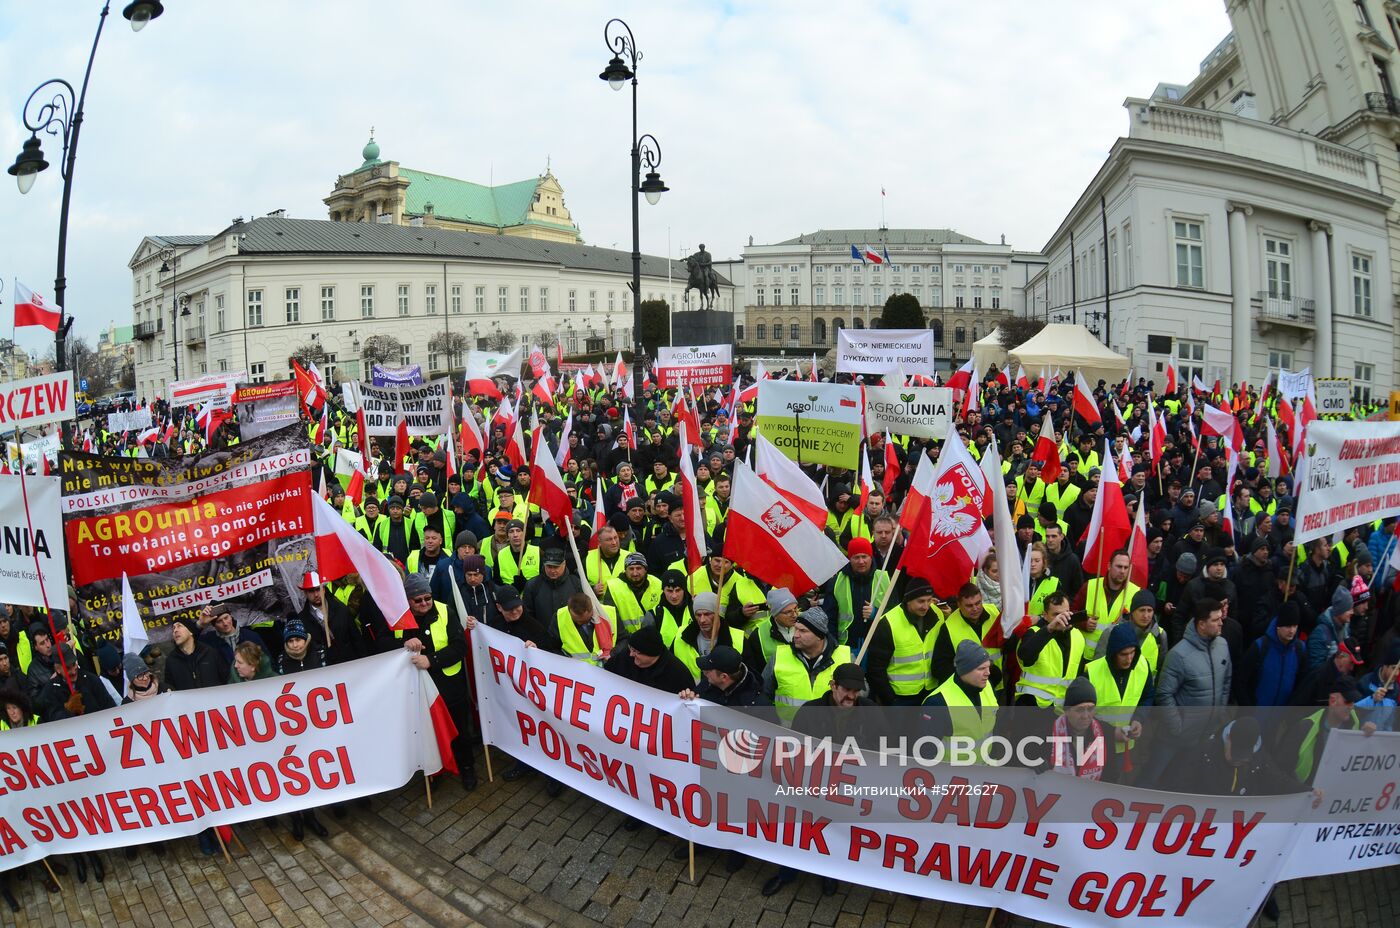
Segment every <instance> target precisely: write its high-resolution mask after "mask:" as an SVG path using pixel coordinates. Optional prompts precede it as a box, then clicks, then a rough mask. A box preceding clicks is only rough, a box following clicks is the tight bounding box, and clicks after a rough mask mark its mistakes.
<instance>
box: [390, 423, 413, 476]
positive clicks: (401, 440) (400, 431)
mask: <svg viewBox="0 0 1400 928" xmlns="http://www.w3.org/2000/svg"><path fill="white" fill-rule="evenodd" d="M412 453H413V443H412V442H411V441H410V440H409V437H408V419H406V418H404V417H403V416H402V415H401V416H399V424H398V426H396V427H395V429H394V473H396V474H397V473H401V472H402V471H403V462H404V459H405V458H407V457H408V456H409V455H410V454H412Z"/></svg>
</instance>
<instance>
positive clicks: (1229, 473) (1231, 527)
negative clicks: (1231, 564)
mask: <svg viewBox="0 0 1400 928" xmlns="http://www.w3.org/2000/svg"><path fill="white" fill-rule="evenodd" d="M1228 460H1229V464H1228V465H1227V466H1226V469H1225V508H1224V510H1223V511H1222V512H1221V513H1220V521H1221V523H1222V524H1223V525H1224V527H1225V529H1226V530H1227V531H1228V532H1229V533H1230V534H1229V535H1228V536H1226V537H1228V538H1229V539H1230V543H1231V544H1234V540H1235V503H1234V499H1233V497H1232V496H1231V495H1230V490H1231V489H1232V488H1233V487H1234V485H1235V471H1237V470H1239V467H1240V456H1239V452H1236V451H1231V452H1230V453H1229V455H1228Z"/></svg>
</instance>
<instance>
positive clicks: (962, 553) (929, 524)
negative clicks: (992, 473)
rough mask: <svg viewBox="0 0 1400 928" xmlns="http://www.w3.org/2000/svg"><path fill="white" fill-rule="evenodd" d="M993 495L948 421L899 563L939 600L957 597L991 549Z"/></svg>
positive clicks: (985, 479) (988, 484)
mask: <svg viewBox="0 0 1400 928" xmlns="http://www.w3.org/2000/svg"><path fill="white" fill-rule="evenodd" d="M1000 482H1001V481H1000V480H996V481H991V483H1000ZM992 499H993V498H992V489H991V486H990V483H989V482H988V480H987V478H986V476H985V475H983V473H982V471H981V469H980V468H979V467H978V466H977V462H976V461H974V460H973V459H972V455H971V454H969V453H968V450H967V447H966V446H965V445H964V444H963V443H962V439H961V438H959V437H958V433H957V430H956V429H955V428H954V427H953V426H952V425H951V424H950V425H949V428H948V437H947V439H945V440H944V442H943V448H942V450H941V451H939V454H938V465H937V467H936V468H935V469H934V471H933V486H932V487H931V489H930V493H929V495H928V497H927V502H926V504H924V505H920V506H919V507H918V508H919V512H918V513H917V522H916V524H915V525H914V528H913V529H912V530H911V531H910V533H909V541H908V543H907V544H906V545H905V548H904V554H903V555H902V556H901V557H900V559H899V567H900V568H901V569H902V570H903V571H904V572H905V573H907V574H911V575H913V576H916V577H922V578H923V579H925V580H927V581H928V582H929V584H930V585H931V586H932V587H933V592H934V594H935V595H937V596H938V597H939V598H940V599H947V598H949V597H951V596H954V595H956V594H957V592H958V589H959V588H960V587H961V586H962V585H963V584H964V583H966V582H967V581H968V579H969V578H970V577H971V576H972V575H973V572H974V571H976V570H977V567H978V565H980V564H981V563H982V558H983V557H985V556H986V554H987V551H988V550H989V549H990V548H991V547H992V536H991V535H990V534H989V533H988V532H987V526H986V525H985V524H984V523H983V521H982V520H983V519H984V518H985V517H986V516H988V515H990V514H991V509H992V505H993V503H992ZM1013 563H1014V562H1013Z"/></svg>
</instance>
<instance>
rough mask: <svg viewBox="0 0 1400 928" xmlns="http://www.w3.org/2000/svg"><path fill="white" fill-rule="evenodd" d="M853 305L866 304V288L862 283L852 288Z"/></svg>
mask: <svg viewBox="0 0 1400 928" xmlns="http://www.w3.org/2000/svg"><path fill="white" fill-rule="evenodd" d="M851 305H852V306H864V305H865V288H864V287H862V286H861V285H860V284H856V285H855V286H854V287H852V288H851Z"/></svg>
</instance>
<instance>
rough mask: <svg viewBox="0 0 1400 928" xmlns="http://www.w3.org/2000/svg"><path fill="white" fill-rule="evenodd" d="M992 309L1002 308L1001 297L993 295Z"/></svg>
mask: <svg viewBox="0 0 1400 928" xmlns="http://www.w3.org/2000/svg"><path fill="white" fill-rule="evenodd" d="M992 309H1001V297H999V296H994V297H992Z"/></svg>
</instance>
